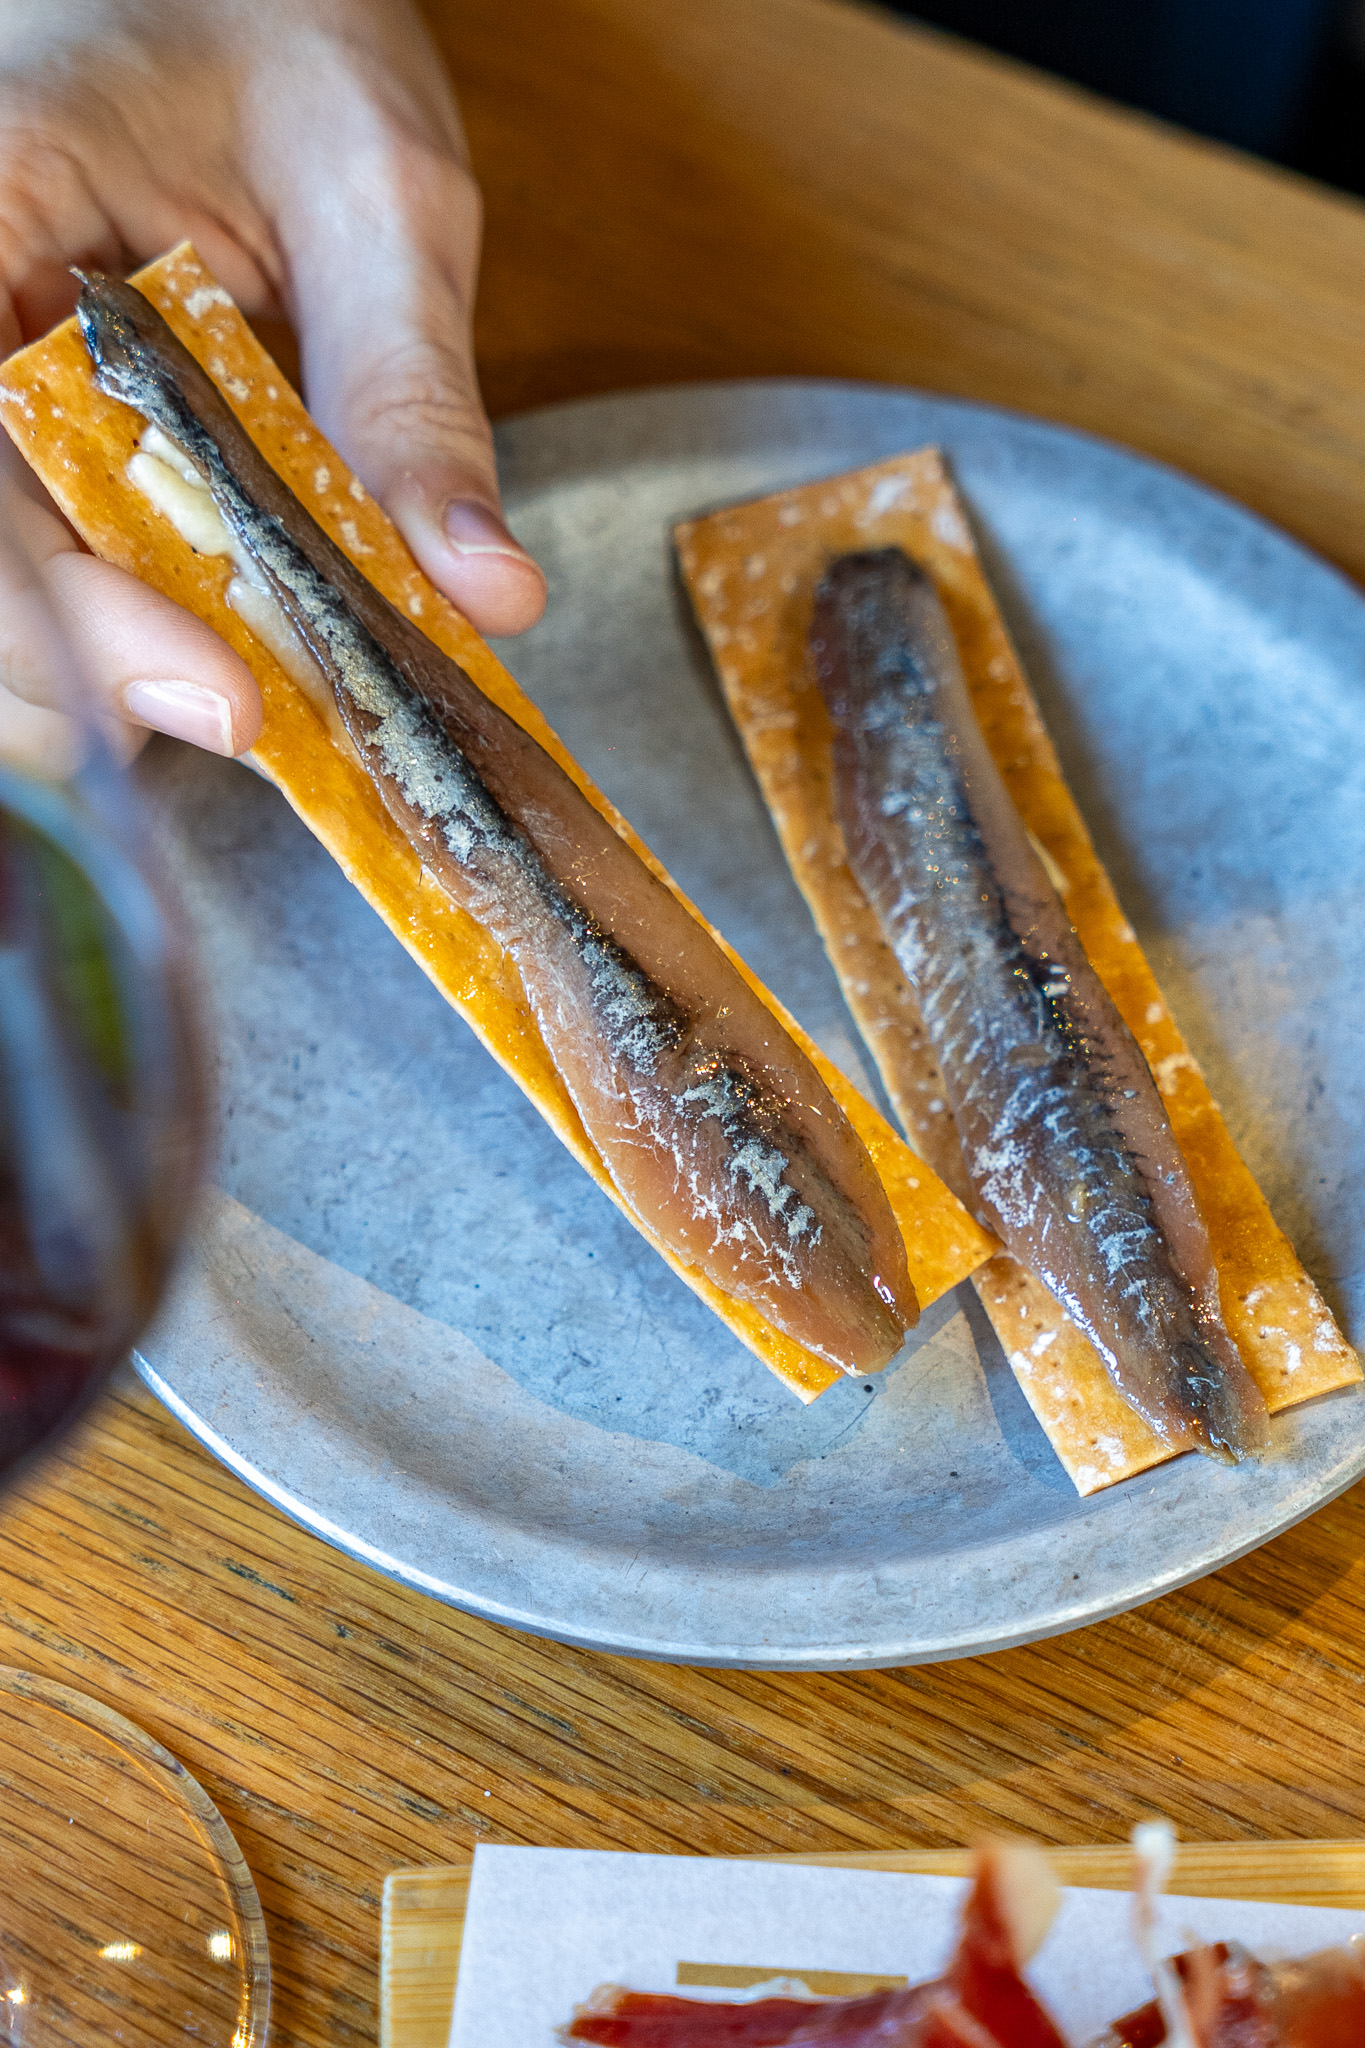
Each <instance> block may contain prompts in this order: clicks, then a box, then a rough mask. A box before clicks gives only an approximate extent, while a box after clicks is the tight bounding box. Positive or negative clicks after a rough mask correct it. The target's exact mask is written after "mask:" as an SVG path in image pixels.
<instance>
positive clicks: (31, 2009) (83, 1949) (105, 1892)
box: [0, 1666, 270, 2048]
mask: <svg viewBox="0 0 1365 2048" xmlns="http://www.w3.org/2000/svg"><path fill="white" fill-rule="evenodd" d="M269 2009H270V1962H269V1954H268V1950H267V1947H266V1935H265V1923H264V1921H263V1919H262V1917H261V1908H260V1902H259V1900H258V1899H257V1897H256V1887H255V1886H254V1884H253V1883H252V1881H251V1875H250V1872H249V1871H248V1870H247V1867H246V1864H245V1863H244V1862H243V1861H242V1854H241V1851H240V1850H239V1849H238V1847H237V1844H236V1842H235V1841H234V1840H233V1838H232V1836H231V1834H230V1833H229V1831H228V1828H227V1825H226V1823H225V1822H224V1820H223V1817H222V1815H221V1814H220V1813H219V1811H218V1809H217V1807H216V1806H215V1805H214V1804H213V1802H212V1800H211V1799H210V1798H209V1797H208V1794H207V1793H206V1792H204V1791H203V1789H202V1788H201V1787H200V1786H199V1785H198V1784H197V1783H196V1781H195V1780H194V1779H193V1778H192V1777H191V1776H190V1774H189V1772H188V1771H186V1770H185V1769H184V1767H183V1766H182V1765H181V1764H179V1763H177V1762H176V1760H175V1758H174V1757H173V1756H172V1755H171V1754H170V1752H169V1751H168V1750H165V1749H163V1748H162V1747H161V1744H160V1743H159V1742H154V1741H153V1740H152V1738H151V1736H149V1735H145V1734H144V1733H143V1732H142V1730H141V1729H140V1728H136V1727H134V1726H133V1724H132V1722H131V1721H125V1720H124V1718H123V1716H122V1715H121V1714H116V1713H113V1712H112V1711H111V1710H110V1709H109V1708H108V1707H105V1706H102V1705H101V1704H100V1703H99V1702H98V1701H97V1700H93V1699H90V1698H88V1697H87V1696H86V1695H85V1694H84V1693H79V1692H74V1691H72V1690H71V1689H70V1688H69V1687H67V1686H64V1685H55V1684H53V1683H52V1682H51V1681H50V1680H48V1679H43V1678H36V1677H33V1676H32V1675H31V1674H29V1673H27V1672H24V1671H16V1670H11V1669H8V1668H6V1667H3V1666H0V2048H92V2044H94V2043H97V2042H98V2043H100V2044H101V2048H104V2044H106V2043H111V2042H118V2041H123V2042H127V2043H129V2044H133V2043H137V2044H138V2048H143V2044H146V2048H160V2044H162V2043H167V2044H169V2043H171V2042H175V2043H180V2042H183V2041H184V2040H185V2039H186V2038H189V2039H192V2040H193V2041H195V2042H196V2043H197V2044H199V2048H263V2044H264V2041H265V2036H266V2026H267V2022H268V2018H269Z"/></svg>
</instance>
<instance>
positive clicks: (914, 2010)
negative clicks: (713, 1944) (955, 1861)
mask: <svg viewBox="0 0 1365 2048" xmlns="http://www.w3.org/2000/svg"><path fill="white" fill-rule="evenodd" d="M1056 1900H1057V1887H1056V1884H1055V1881H1054V1880H1053V1878H1052V1875H1051V1872H1050V1871H1049V1870H1048V1868H1047V1865H1046V1863H1045V1861H1044V1860H1043V1858H1042V1857H1041V1856H1040V1855H1039V1854H1038V1853H1037V1852H1036V1851H1034V1850H1029V1849H1026V1848H1023V1847H1021V1846H1019V1845H1014V1844H1005V1843H999V1844H992V1845H991V1846H989V1847H988V1848H986V1849H985V1850H983V1851H982V1854H981V1857H980V1860H979V1862H978V1865H977V1871H976V1877H975V1880H974V1882H973V1885H972V1889H971V1891H970V1893H969V1894H968V1897H967V1903H966V1906H965V1908H964V1910H963V1915H962V1928H961V1932H960V1934H959V1936H958V1944H957V1948H956V1951H955V1953H954V1955H953V1958H952V1961H951V1962H950V1963H949V1965H948V1968H947V1969H946V1971H945V1972H944V1974H943V1975H942V1976H941V1977H937V1978H934V1979H931V1980H930V1981H929V1982H928V1983H924V1984H915V1985H912V1986H910V1988H909V1989H908V1990H904V1991H876V1992H872V1993H870V1994H868V1995H867V1996H864V1997H860V1998H828V1999H805V1998H758V1999H753V2000H750V2001H749V2002H747V2003H745V2004H732V2005H730V2004H710V2003H704V2002H703V2001H701V2000H700V1999H695V1998H676V1997H671V1996H667V1995H660V1994H657V1993H645V1992H638V1991H626V1990H622V1989H621V1988H619V1987H618V1986H615V1985H606V1986H604V1987H603V1988H602V1989H601V1990H599V1991H598V1992H596V1993H595V1994H594V1996H593V1998H592V1999H591V2000H590V2001H589V2002H588V2004H587V2005H585V2006H580V2008H579V2010H578V2011H577V2012H576V2013H575V2014H574V2016H573V2018H572V2020H571V2021H570V2022H569V2024H568V2026H567V2027H565V2028H564V2029H563V2031H562V2035H561V2038H562V2039H563V2040H564V2041H592V2042H596V2043H598V2044H599V2048H722V2044H723V2048H731V2044H733V2048H1066V2042H1065V2041H1064V2039H1063V2037H1062V2035H1061V2033H1060V2032H1059V2031H1058V2029H1057V2026H1056V2024H1055V2022H1054V2021H1053V2020H1052V2018H1051V2017H1050V2015H1049V2014H1048V2012H1047V2011H1046V2009H1045V2008H1044V2007H1043V2005H1042V2004H1041V2003H1040V2002H1039V2000H1038V1999H1037V1998H1036V1997H1035V1995H1034V1993H1033V1992H1032V1991H1031V1990H1030V1988H1029V1986H1028V1984H1027V1983H1026V1982H1025V1981H1024V1978H1023V1975H1022V1974H1021V1973H1022V1969H1023V1965H1024V1964H1025V1963H1026V1962H1027V1961H1028V1959H1029V1957H1030V1956H1031V1955H1032V1953H1033V1951H1034V1949H1035V1948H1036V1947H1037V1944H1038V1942H1039V1941H1041V1939H1042V1937H1043V1935H1044V1934H1045V1933H1046V1931H1047V1927H1048V1924H1049V1923H1050V1921H1051V1918H1052V1914H1053V1911H1054V1910H1055V1907H1056Z"/></svg>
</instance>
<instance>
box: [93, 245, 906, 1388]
mask: <svg viewBox="0 0 1365 2048" xmlns="http://www.w3.org/2000/svg"><path fill="white" fill-rule="evenodd" d="M82 282H83V289H82V292H81V298H80V303H79V306H78V316H79V319H80V323H81V328H82V332H83V334H84V336H85V340H86V344H87V346H88V348H89V350H90V354H91V357H92V360H93V362H94V365H95V374H96V382H97V383H98V384H99V386H100V388H101V389H102V390H104V391H106V392H107V393H109V394H110V395H111V396H113V397H115V398H118V399H121V400H123V401H124V402H125V403H126V404H128V405H130V406H132V407H133V408H134V409H135V410H136V411H137V412H139V413H141V414H142V415H143V416H144V417H145V418H146V419H148V420H151V421H153V422H154V423H155V424H156V425H157V426H158V427H160V428H161V430H162V431H163V432H164V433H165V434H167V435H169V436H170V438H171V439H172V440H173V441H175V442H176V443H177V444H178V446H179V447H180V448H181V449H182V450H183V451H184V453H185V454H186V456H187V457H188V458H189V460H190V462H191V463H192V464H193V465H194V467H195V469H196V470H197V471H198V472H199V473H200V475H201V476H202V477H203V479H204V481H205V482H206V483H207V485H208V487H209V489H210V491H211V493H212V496H213V499H214V502H215V503H216V504H217V506H218V509H219V512H220V514H221V515H222V517H223V518H224V520H225V521H226V523H227V525H228V527H229V529H230V530H231V532H232V533H233V535H234V536H235V538H236V539H237V541H238V542H239V543H240V545H241V546H243V547H244V548H245V549H246V550H247V552H248V553H249V554H250V556H251V558H252V561H253V563H254V564H255V565H256V567H257V568H258V569H259V570H260V571H261V572H263V574H264V577H265V579H266V581H267V583H268V585H269V587H270V589H271V591H272V592H273V594H274V595H275V597H276V600H277V601H278V603H279V604H280V606H281V608H282V609H283V611H284V612H285V614H286V616H287V617H288V619H289V620H290V622H291V624H292V625H293V626H294V628H295V630H296V631H297V632H298V633H299V635H300V636H301V637H302V639H303V640H304V642H305V643H306V645H307V646H308V648H309V650H310V652H311V653H312V655H313V657H314V659H315V660H316V661H317V663H318V665H319V667H320V669H321V671H322V673H323V675H324V676H325V677H326V679H327V681H328V683H329V684H330V685H331V688H332V692H333V695H334V697H335V702H336V707H337V710H338V712H339V715H340V718H341V720H342V723H343V724H344V726H345V728H346V731H347V734H348V735H349V737H350V740H351V742H352V743H353V744H354V746H355V748H356V750H357V752H358V754H359V756H360V759H361V761H362V763H363V764H364V766H365V767H366V769H367V771H368V772H369V774H370V776H371V777H372V779H373V781H374V783H375V785H376V788H377V789H378V791H379V793H380V795H381V796H382V798H383V801H384V803H385V805H386V807H387V809H388V811H389V813H390V815H391V816H392V817H393V818H394V819H395V820H396V822H397V823H398V825H399V826H400V828H401V829H402V830H403V832H404V833H405V834H406V836H407V837H408V839H409V841H410V842H411V843H412V844H413V845H414V847H415V848H416V849H417V851H418V853H419V856H420V858H421V860H422V863H423V866H424V868H425V869H426V871H427V872H428V873H429V874H430V875H432V877H433V878H434V879H435V880H436V881H437V882H438V883H439V884H440V885H441V886H442V887H443V888H444V889H445V891H446V893H447V894H449V895H450V896H451V897H452V898H453V899H454V900H455V901H456V902H457V903H459V904H460V905H461V906H462V907H463V908H464V909H466V910H468V911H469V912H470V913H471V914H472V915H473V916H474V917H475V918H476V919H477V920H478V922H479V923H480V924H482V925H483V926H484V927H485V928H486V929H487V930H489V931H490V932H491V933H492V935H493V936H494V938H495V939H497V940H498V942H499V943H500V944H501V945H502V946H503V947H504V948H505V949H506V950H507V951H508V952H509V953H510V954H511V956H512V958H513V960H514V961H515V963H516V965H517V968H518V970H519V972H520V974H521V978H522V983H523V986H524V988H525V991H526V995H527V998H528V1001H529V1002H530V1005H531V1008H532V1010H533V1012H534V1014H535V1016H536V1019H537V1022H538V1024H539V1025H540V1027H541V1032H542V1035H543V1037H544V1038H545V1041H546V1044H547V1046H548V1047H549V1049H550V1051H551V1054H552V1057H553V1058H554V1061H555V1065H556V1067H557V1068H558V1070H559V1072H560V1074H561V1076H562V1077H563V1079H564V1081H565V1084H566V1086H567V1087H568V1089H569V1092H570V1095H571V1097H572V1099H573V1102H574V1105H575V1107H576V1109H577V1110H578V1113H579V1115H580V1117H581V1119H582V1121H583V1124H584V1126H585V1128H586V1129H587V1131H588V1133H589V1135H590V1136H591V1137H592V1139H593V1141H594V1143H595V1144H596V1145H597V1148H598V1151H599V1154H600V1156H601V1158H602V1160H603V1162H604V1165H605V1166H606V1169H607V1171H608V1173H609V1174H610V1175H611V1177H612V1180H613V1182H614V1184H615V1186H616V1187H617V1189H618V1191H619V1192H620V1193H621V1195H622V1197H623V1199H624V1200H625V1201H626V1203H627V1205H628V1206H629V1207H630V1208H631V1209H632V1210H633V1211H634V1213H635V1214H636V1215H637V1216H640V1217H641V1218H642V1219H643V1220H644V1221H645V1222H647V1223H648V1224H649V1226H650V1227H651V1228H652V1229H654V1230H655V1231H656V1233H657V1234H658V1235H659V1236H660V1237H661V1238H663V1240H664V1241H665V1242H666V1243H668V1244H669V1245H670V1246H671V1247H672V1248H673V1249H674V1250H675V1251H676V1252H677V1253H678V1254H679V1255H680V1256H681V1257H682V1258H683V1259H684V1260H685V1261H686V1262H687V1263H690V1264H693V1265H696V1266H699V1267H700V1268H701V1270H702V1271H703V1272H705V1273H706V1274H707V1275H708V1277H710V1278H711V1279H712V1280H714V1281H715V1282H716V1284H718V1285H719V1286H721V1287H722V1288H723V1289H724V1290H725V1291H726V1292H727V1293H729V1294H732V1295H734V1296H737V1297H738V1298H739V1299H741V1300H746V1301H749V1302H751V1303H752V1304H753V1305H754V1306H756V1307H757V1308H758V1309H759V1310H760V1311H761V1312H762V1313H763V1314H764V1315H765V1316H767V1317H768V1318H769V1320H770V1321H772V1322H773V1323H775V1324H776V1325H777V1326H778V1328H779V1329H781V1330H783V1331H785V1332H786V1333H787V1334H788V1335H789V1336H792V1337H794V1338H795V1339H796V1340H797V1341H798V1342H800V1343H802V1344H804V1345H806V1346H807V1347H808V1348H810V1349H811V1350H813V1351H815V1352H816V1353H817V1354H818V1355H819V1356H821V1357H823V1358H824V1359H826V1360H827V1361H828V1362H829V1363H830V1364H832V1365H835V1366H837V1367H838V1368H839V1369H840V1370H842V1371H846V1372H854V1373H860V1372H866V1371H872V1370H875V1369H876V1368H877V1367H879V1366H881V1365H884V1364H885V1363H886V1362H887V1361H888V1360H889V1359H890V1358H891V1357H892V1356H893V1355H894V1354H895V1352H896V1351H897V1350H898V1349H899V1347H900V1343H901V1340H902V1337H903V1334H904V1331H905V1329H906V1328H907V1327H909V1326H910V1325H911V1324H912V1323H913V1322H914V1321H915V1319H916V1317H917V1314H918V1306H917V1303H916V1301H915V1296H914V1290H913V1287H912V1286H911V1283H910V1279H909V1274H908V1270H907V1267H906V1260H905V1248H904V1245H903V1242H902V1240H901V1236H900V1232H899V1229H898V1227H897V1225H896V1222H895V1219H894V1217H893V1215H892V1213H891V1208H890V1203H889V1201H888V1200H887V1196H886V1192H885V1189H884V1188H883V1186H882V1184H881V1181H880V1180H879V1178H878V1177H877V1174H876V1171H875V1169H874V1168H873V1166H872V1162H871V1160H870V1159H869V1157H868V1155H867V1152H866V1149H865V1148H864V1146H863V1144H862V1141H861V1140H860V1139H859V1138H858V1136H857V1134H856V1132H855V1131H854V1130H853V1129H852V1127H851V1125H850V1124H849V1123H848V1121H847V1119H846V1118H845V1116H844V1115H843V1112H842V1111H841V1110H840V1108H839V1107H838V1104H837V1103H836V1102H835V1100H834V1098H833V1096H832V1095H831V1094H830V1092H829V1090H828V1089H827V1087H826V1086H825V1084H824V1082H823V1081H822V1080H821V1079H820V1077H819V1075H818V1074H817V1073H816V1071H815V1069H814V1068H813V1067H812V1066H811V1065H810V1062H809V1061H808V1060H807V1059H806V1058H805V1056H804V1054H802V1053H801V1051H800V1050H799V1048H798V1047H797V1046H796V1045H794V1044H793V1043H792V1041H791V1040H790V1039H789V1038H788V1036H787V1034H786V1033H785V1032H784V1031H783V1030H782V1029H781V1026H780V1025H779V1024H778V1022H777V1020H776V1019H775V1018H774V1017H773V1016H772V1014H771V1013H770V1012H769V1011H768V1010H767V1009H766V1007H765V1006H764V1005H763V1004H762V1003H761V1002H760V1001H759V1000H758V998H757V997H756V996H755V995H754V994H753V992H752V990H751V989H750V988H749V987H748V984H747V983H746V982H745V981H744V979H743V977H742V976H741V975H740V974H739V973H738V972H737V970H736V969H735V968H734V967H733V966H732V965H731V964H730V962H729V961H728V960H727V959H726V958H725V956H724V954H722V953H721V952H720V950H719V948H718V947H716V946H715V945H714V943H713V942H712V941H711V940H710V938H709V936H708V935H707V934H706V933H705V932H704V931H703V930H702V929H701V927H700V926H699V925H698V924H697V922H696V920H695V919H694V918H693V917H691V916H690V915H689V913H688V912H687V911H686V910H685V909H684V908H683V907H682V906H681V905H680V904H679V903H678V902H677V899H676V898H675V897H674V896H673V894H672V892H671V891H670V890H668V889H667V888H666V887H665V886H664V885H663V884H662V883H661V882H659V881H658V880H657V879H656V878H655V877H654V876H653V874H652V873H651V872H650V870H649V869H648V868H647V867H646V865H645V864H644V862H642V861H641V860H640V859H639V858H638V856H637V855H636V854H635V853H634V852H633V851H632V850H631V849H630V848H629V847H628V846H627V845H626V844H625V842H624V841H623V840H622V839H621V838H620V836H619V835H618V834H617V833H616V832H614V831H613V830H612V828H611V826H610V824H609V823H608V822H607V821H606V820H605V819H603V818H602V816H601V815H600V813H598V812H597V811H596V809H595V808H594V807H593V806H592V805H591V804H590V803H589V802H588V801H587V799H586V798H585V797H584V796H583V795H582V793H581V791H580V790H579V789H578V788H577V786H576V785H575V784H574V783H573V782H572V780H571V779H570V777H568V776H567V775H566V774H565V773H564V772H563V770H562V769H561V768H560V767H559V766H558V764H557V763H556V762H554V761H553V760H552V759H551V758H550V756H549V755H547V754H546V753H545V751H544V749H543V748H541V747H540V746H539V745H538V744H537V743H536V741H535V740H534V739H533V738H532V737H531V736H530V735H529V734H527V733H526V732H524V731H523V729H522V728H521V727H520V726H518V725H517V724H516V722H515V720H513V719H511V718H509V717H508V716H507V715H506V714H505V713H503V712H502V711H500V710H499V709H498V707H497V706H495V705H494V704H493V703H492V702H491V701H490V700H489V699H488V698H487V697H485V696H484V694H483V692H482V691H480V690H479V689H478V688H477V687H476V685H475V684H474V683H473V682H472V681H471V680H470V678H469V677H468V676H467V675H466V674H465V672H464V671H463V669H461V668H460V667H459V666H458V664H457V663H455V662H454V661H453V660H451V658H450V657H449V656H448V655H446V654H444V653H443V652H442V651H441V650H440V649H439V648H437V647H436V646H435V645H434V643H433V642H432V641H430V640H428V639H427V637H426V636H425V634H423V633H422V632H421V631H420V630H419V629H418V628H417V627H416V626H415V625H413V624H412V622H411V621H409V620H407V619H405V618H404V617H403V616H402V614H401V613H399V612H398V611H397V610H396V609H395V608H394V607H393V606H391V605H390V604H389V603H388V602H387V600H386V599H385V598H383V597H382V596H381V595H380V593H379V592H378V591H377V590H376V589H375V588H374V586H373V585H372V584H370V583H369V582H368V581H367V580H366V578H365V577H363V576H362V575H361V574H360V572H359V571H358V570H357V569H356V568H355V567H354V565H353V564H352V563H351V562H350V561H349V559H348V558H347V557H346V556H345V555H344V554H342V553H341V551H340V550H339V549H338V548H337V547H336V546H335V545H334V544H333V542H332V541H331V540H330V539H329V537H328V536H327V535H326V534H325V533H324V532H323V530H322V528H321V527H320V526H318V524H317V522H316V521H315V520H314V519H313V518H312V517H311V515H310V514H309V513H308V512H307V510H306V508H305V507H304V506H303V505H301V504H300V502H299V501H298V499H297V498H296V497H295V496H294V494H293V493H292V492H291V491H290V490H289V488H288V486H287V485H286V484H285V483H284V481H283V480H282V479H281V478H280V477H279V475H278V474H277V473H276V472H275V470H273V469H272V468H271V466H270V465H269V464H268V463H267V462H266V461H265V459H264V457H263V456H262V455H261V454H260V453H259V451H258V450H257V449H256V447H255V444H254V443H253V442H252V441H251V439H250V437H249V435H248V434H247V433H246V431H245V429H244V428H243V427H242V426H241V424H240V422H239V421H238V420H237V419H236V416H235V415H234V414H233V413H232V411H231V409H230V408H229V407H228V406H227V404H226V402H225V401H224V400H223V398H222V396H221V394H220V393H219V392H218V390H217V388H216V386H215V385H214V384H213V383H212V382H211V380H210V379H209V378H208V377H207V376H206V375H205V373H204V372H203V370H202V369H201V368H200V366H199V365H198V364H197V363H196V362H195V360H194V358H193V357H192V356H191V355H190V354H189V352H188V350H186V349H185V348H184V346H183V345H182V344H181V342H180V341H179V340H178V339H177V338H176V336H175V335H174V334H173V333H172V331H171V329H170V328H169V327H168V326H167V325H166V323H165V322H164V320H162V318H161V315H160V314H159V313H158V312H157V311H156V310H155V308H154V307H153V306H151V304H150V303H149V302H148V301H147V300H146V299H145V298H144V297H143V296H142V294H141V293H139V292H138V291H137V290H136V289H135V288H134V287H133V286H131V285H127V284H121V283H117V282H114V281H112V280H109V279H104V278H95V277H87V278H84V279H83V280H82Z"/></svg>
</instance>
